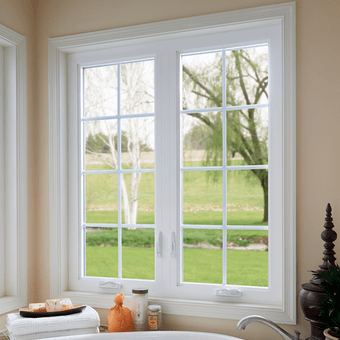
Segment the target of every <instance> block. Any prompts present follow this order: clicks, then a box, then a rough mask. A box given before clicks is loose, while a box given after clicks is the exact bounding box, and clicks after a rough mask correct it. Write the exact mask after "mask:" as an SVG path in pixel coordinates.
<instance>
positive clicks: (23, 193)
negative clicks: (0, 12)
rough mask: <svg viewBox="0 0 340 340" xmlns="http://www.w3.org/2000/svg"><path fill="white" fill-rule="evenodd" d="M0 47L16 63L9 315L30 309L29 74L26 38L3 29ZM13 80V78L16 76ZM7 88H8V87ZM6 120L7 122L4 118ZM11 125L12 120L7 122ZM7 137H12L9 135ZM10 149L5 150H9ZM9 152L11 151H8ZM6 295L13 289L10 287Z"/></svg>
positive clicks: (0, 304)
mask: <svg viewBox="0 0 340 340" xmlns="http://www.w3.org/2000/svg"><path fill="white" fill-rule="evenodd" d="M0 45H1V46H3V47H4V48H5V49H7V48H9V49H13V48H14V51H15V52H14V54H15V57H16V60H15V79H13V80H14V81H13V83H14V87H15V90H14V92H15V94H14V97H13V98H6V100H9V101H11V105H12V107H14V112H12V111H11V112H5V117H6V114H7V115H13V114H14V117H12V118H13V119H11V120H10V123H8V124H10V126H9V127H10V130H11V133H13V134H14V137H13V138H15V150H14V155H13V157H15V162H14V163H13V164H14V165H15V169H11V171H14V174H15V178H14V182H15V183H14V186H15V190H14V191H13V192H6V193H5V195H6V196H5V200H8V201H11V202H15V204H14V207H11V209H10V211H9V209H7V210H6V212H7V214H10V215H11V218H13V220H14V221H15V225H13V224H10V225H8V224H7V225H5V229H6V228H10V230H14V231H15V233H14V234H15V238H16V240H12V239H11V242H10V243H9V244H6V245H7V246H8V247H14V250H15V253H16V259H17V262H16V263H10V262H8V261H11V259H6V263H7V268H8V267H13V271H7V272H6V276H10V277H11V278H10V282H14V284H15V286H16V287H15V288H14V289H13V291H15V294H14V295H12V294H11V295H10V296H4V297H1V298H0V313H6V312H8V311H11V310H13V309H16V308H19V307H24V306H26V305H27V74H26V38H25V37H23V36H21V35H20V34H18V33H16V32H14V31H12V30H10V29H8V28H6V27H4V26H2V25H0ZM13 78H14V74H13ZM5 86H6V85H5ZM5 119H6V118H5ZM7 121H9V118H7ZM7 133H10V132H9V131H7ZM8 148H9V146H5V153H6V149H7V150H9V149H8ZM7 152H9V151H7ZM6 290H7V291H12V288H11V289H9V288H8V287H7V289H6Z"/></svg>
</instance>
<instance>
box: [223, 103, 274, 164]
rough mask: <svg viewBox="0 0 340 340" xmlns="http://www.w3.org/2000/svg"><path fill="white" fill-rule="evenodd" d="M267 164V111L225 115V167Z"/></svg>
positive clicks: (243, 111) (256, 110) (240, 111)
mask: <svg viewBox="0 0 340 340" xmlns="http://www.w3.org/2000/svg"><path fill="white" fill-rule="evenodd" d="M264 164H268V109H267V108H261V109H248V110H236V111H229V112H228V113H227V165H264Z"/></svg>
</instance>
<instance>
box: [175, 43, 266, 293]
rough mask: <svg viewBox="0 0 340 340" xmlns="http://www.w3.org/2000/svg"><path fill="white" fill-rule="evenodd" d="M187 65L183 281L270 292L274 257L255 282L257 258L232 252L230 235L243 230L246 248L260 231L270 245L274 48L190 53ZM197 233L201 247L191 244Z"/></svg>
mask: <svg viewBox="0 0 340 340" xmlns="http://www.w3.org/2000/svg"><path fill="white" fill-rule="evenodd" d="M181 65H182V66H181V71H182V87H181V93H182V101H181V102H182V110H181V112H180V114H181V131H182V135H181V149H182V152H181V155H182V165H181V188H182V190H181V192H182V197H181V200H182V214H181V239H182V242H181V244H182V245H183V247H182V248H181V263H182V268H181V281H182V282H183V281H184V282H202V283H207V282H210V281H209V280H212V281H211V283H221V284H223V285H226V284H234V285H235V284H237V285H241V286H242V285H243V286H244V285H250V286H264V287H267V286H268V256H267V255H264V256H257V260H256V261H255V263H254V264H255V265H256V266H258V268H260V269H261V270H258V271H252V275H250V272H251V267H255V266H254V264H253V265H252V266H249V265H248V266H247V265H246V264H247V263H248V262H249V263H250V261H245V260H244V259H248V260H249V259H250V258H251V257H249V255H247V254H246V253H247V251H243V250H239V254H238V255H237V256H236V254H234V252H235V250H232V249H229V247H230V246H229V244H233V243H231V242H230V241H229V242H228V239H229V240H230V239H231V237H229V235H228V233H229V231H231V234H232V236H235V232H236V231H237V230H239V233H238V237H239V239H238V240H237V239H235V238H234V240H237V241H236V242H238V243H240V242H239V241H240V240H241V241H242V236H243V237H245V240H247V239H249V236H248V235H251V234H255V235H256V232H255V231H256V230H259V235H256V236H260V234H261V236H262V238H263V239H264V240H265V241H266V243H267V244H268V237H267V235H266V234H263V230H268V204H269V201H268V45H263V46H252V47H249V48H248V47H243V48H240V49H228V50H226V49H222V50H221V51H214V52H200V53H195V54H189V55H185V54H184V55H182V56H181ZM207 170H208V171H207ZM261 214H262V216H261ZM195 225H199V226H201V227H203V228H204V229H201V232H200V229H193V228H194V227H195ZM236 228H237V229H236ZM249 229H251V233H249V232H248V230H249ZM193 231H195V234H197V237H196V239H194V238H193V237H192V243H195V244H186V243H185V239H188V240H189V239H190V238H188V237H187V235H188V234H189V233H190V232H193ZM209 232H210V233H214V234H215V236H216V237H215V238H211V237H210V236H209ZM193 234H194V233H193ZM217 234H220V235H219V236H218V235H217ZM247 234H248V235H247ZM256 238H259V237H256ZM216 243H217V244H218V246H217V247H216ZM194 246H196V249H193V247H194ZM199 248H201V252H202V253H203V252H204V253H205V255H204V256H202V259H201V260H199V258H200V256H199V254H198V252H199V250H198V249H199ZM205 248H209V249H205ZM218 250H220V251H218ZM190 252H192V253H195V255H190ZM236 252H237V250H236ZM243 253H244V255H245V256H243V257H242V256H240V255H241V254H243ZM256 255H258V254H256ZM190 256H191V257H193V258H195V259H196V261H197V264H196V271H197V273H199V274H198V275H196V276H197V278H195V277H194V276H195V275H192V277H191V278H190V275H189V272H191V273H192V272H194V269H193V268H191V267H195V265H194V264H192V265H191V267H190V265H189V262H190V261H189V260H188V259H189V258H190ZM207 258H210V260H209V262H211V263H213V264H214V265H216V263H219V266H220V267H221V268H220V271H221V274H222V275H219V276H221V277H220V279H221V281H219V279H217V278H215V279H207V278H205V275H204V274H203V272H207V273H209V265H206V266H205V265H204V262H205V261H206V260H207ZM243 258H244V259H243ZM237 261H239V263H237ZM239 266H240V267H242V268H245V267H248V269H249V270H244V271H241V270H236V268H238V267H239ZM205 267H206V269H204V268H205ZM216 271H217V272H219V270H216V269H215V270H212V272H214V273H216ZM241 273H242V274H241ZM207 276H208V275H207ZM186 277H188V280H189V281H186ZM199 277H201V281H200V279H199ZM222 277H223V279H222ZM242 277H243V279H242ZM251 277H253V278H251Z"/></svg>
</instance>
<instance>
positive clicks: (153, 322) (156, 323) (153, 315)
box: [148, 305, 162, 331]
mask: <svg viewBox="0 0 340 340" xmlns="http://www.w3.org/2000/svg"><path fill="white" fill-rule="evenodd" d="M161 323H162V308H161V306H159V305H150V306H149V307H148V329H149V331H158V330H159V328H160V327H161Z"/></svg>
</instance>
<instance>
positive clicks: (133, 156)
mask: <svg viewBox="0 0 340 340" xmlns="http://www.w3.org/2000/svg"><path fill="white" fill-rule="evenodd" d="M121 131H122V133H121V150H122V158H121V159H122V168H123V169H152V168H154V167H155V128H154V118H153V117H143V118H131V119H122V120H121Z"/></svg>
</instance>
